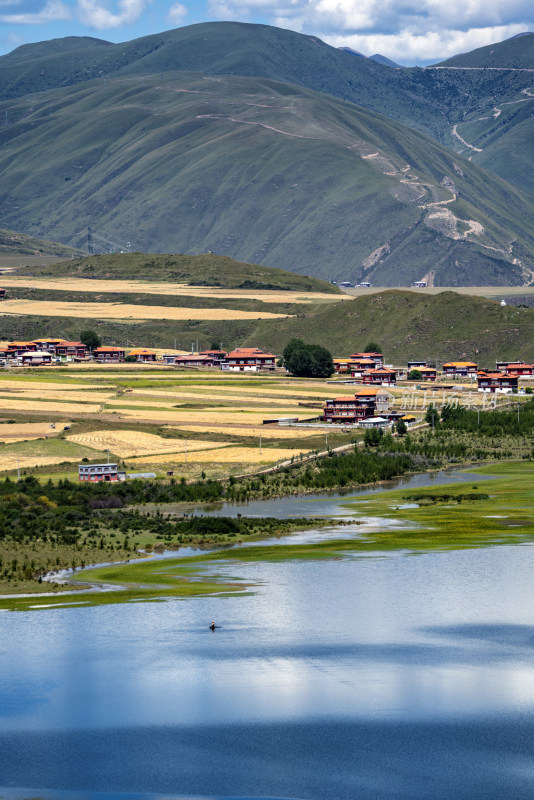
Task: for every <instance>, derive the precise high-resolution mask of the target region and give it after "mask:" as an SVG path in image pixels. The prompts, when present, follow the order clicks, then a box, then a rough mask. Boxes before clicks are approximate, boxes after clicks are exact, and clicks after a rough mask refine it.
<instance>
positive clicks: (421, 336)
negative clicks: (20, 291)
mask: <svg viewBox="0 0 534 800" xmlns="http://www.w3.org/2000/svg"><path fill="white" fill-rule="evenodd" d="M95 291H97V289H96V290H95ZM57 294H59V293H57ZM53 296H54V293H52V294H51V295H50V297H53ZM62 299H63V298H62ZM73 299H74V298H73ZM78 299H83V300H85V301H87V300H89V299H90V298H89V297H87V296H84V297H83V298H78ZM99 299H100V300H102V297H100V298H99ZM114 299H115V300H116V301H118V300H120V299H121V298H120V296H119V295H118V296H117V298H114ZM125 299H126V300H127V301H128V302H132V298H131V296H130V297H127V298H125ZM155 299H156V298H154V296H153V295H152V296H150V297H149V298H148V300H149V301H150V302H154V301H155ZM148 300H147V302H148ZM140 301H141V298H140V297H139V298H137V300H136V302H140ZM204 304H205V305H207V303H204ZM196 305H198V304H196ZM225 305H228V303H225ZM269 308H270V310H275V307H274V306H272V305H270V306H269ZM295 312H296V314H297V315H296V316H294V317H290V318H287V319H281V320H275V321H271V320H263V321H258V320H234V321H231V320H209V321H197V320H189V321H181V322H175V321H167V320H165V321H161V322H158V321H150V322H135V321H131V320H130V321H128V322H119V321H105V320H95V319H92V318H87V319H84V318H79V319H76V318H64V317H46V318H45V317H38V316H31V315H21V316H20V317H14V316H10V317H5V316H0V339H21V340H28V339H34V338H36V337H40V336H52V335H53V336H61V337H62V338H65V339H78V338H79V336H80V333H81V331H83V330H87V329H88V328H89V329H94V330H96V331H98V333H99V335H100V336H101V337H102V339H103V341H104V342H105V343H106V344H111V345H122V346H124V345H130V346H145V347H162V348H165V347H169V348H172V347H174V343H175V341H176V344H177V346H178V347H181V348H183V349H188V348H190V347H191V343H192V342H194V343H195V347H196V343H197V342H198V345H199V347H200V348H201V349H202V348H205V347H210V346H212V344H213V343H215V342H216V343H222V344H223V346H224V347H225V348H228V349H230V348H233V347H236V346H243V345H250V346H259V347H263V348H265V349H267V350H271V351H272V352H274V353H278V354H279V353H281V352H282V351H283V349H284V346H285V345H286V343H287V342H288V341H289V339H291V338H293V337H300V338H302V339H303V340H305V341H307V342H311V343H315V344H321V345H324V346H325V347H327V348H328V349H329V350H330V351H331V352H332V353H333V354H334V355H335V356H344V355H349V354H350V353H352V352H354V351H357V350H361V349H362V348H364V347H365V346H366V345H367V343H368V342H369V341H370V340H375V341H377V342H378V343H379V344H380V345H381V346H382V348H383V350H384V353H385V356H386V361H387V362H388V363H393V364H405V363H406V362H407V360H408V359H412V358H425V359H427V360H429V361H438V362H443V361H446V360H449V359H462V360H463V359H465V360H474V361H476V362H477V363H478V364H479V366H481V367H483V368H494V366H495V360H496V359H499V358H510V359H524V360H525V361H529V362H531V361H534V309H532V308H517V307H515V306H506V307H501V306H500V304H499V303H498V302H495V301H492V300H487V299H485V298H480V297H469V296H466V295H459V294H456V293H455V292H444V293H442V294H439V295H432V296H429V295H421V294H416V293H414V292H409V291H400V290H389V291H386V292H381V293H379V294H375V295H367V296H362V297H359V298H356V299H354V300H351V301H345V302H343V303H332V304H327V305H309V306H302V305H301V306H298V307H292V308H287V309H286V310H285V313H295Z"/></svg>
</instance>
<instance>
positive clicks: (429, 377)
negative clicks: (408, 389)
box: [417, 367, 438, 381]
mask: <svg viewBox="0 0 534 800" xmlns="http://www.w3.org/2000/svg"><path fill="white" fill-rule="evenodd" d="M417 370H418V372H420V373H421V380H422V381H435V380H437V377H438V371H437V369H434V367H417Z"/></svg>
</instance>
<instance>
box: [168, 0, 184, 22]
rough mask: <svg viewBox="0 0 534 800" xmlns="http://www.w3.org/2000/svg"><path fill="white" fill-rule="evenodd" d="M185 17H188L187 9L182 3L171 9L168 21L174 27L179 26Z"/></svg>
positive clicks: (175, 4)
mask: <svg viewBox="0 0 534 800" xmlns="http://www.w3.org/2000/svg"><path fill="white" fill-rule="evenodd" d="M185 16H187V8H186V7H185V6H183V5H182V4H181V3H174V5H172V6H171V7H170V8H169V13H168V14H167V19H168V20H169V22H170V23H172V24H173V25H179V24H180V23H181V22H182V20H183V18H184V17H185Z"/></svg>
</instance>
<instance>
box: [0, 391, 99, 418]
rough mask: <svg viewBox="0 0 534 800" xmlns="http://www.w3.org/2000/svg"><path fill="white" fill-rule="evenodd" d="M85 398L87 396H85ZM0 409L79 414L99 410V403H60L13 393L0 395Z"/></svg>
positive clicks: (13, 411)
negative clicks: (12, 394) (7, 395)
mask: <svg viewBox="0 0 534 800" xmlns="http://www.w3.org/2000/svg"><path fill="white" fill-rule="evenodd" d="M86 398H87V396H86ZM0 409H1V410H3V411H11V412H12V413H15V412H19V411H21V412H26V411H43V412H46V413H47V414H48V413H50V412H51V411H55V412H60V413H61V414H80V413H82V412H84V413H86V414H91V413H94V412H96V411H99V410H100V405H99V404H94V403H83V405H82V404H81V403H68V402H67V403H60V402H58V401H57V400H49V401H46V400H45V399H44V398H43V399H38V398H28V399H26V398H24V397H22V396H21V395H14V396H13V397H0Z"/></svg>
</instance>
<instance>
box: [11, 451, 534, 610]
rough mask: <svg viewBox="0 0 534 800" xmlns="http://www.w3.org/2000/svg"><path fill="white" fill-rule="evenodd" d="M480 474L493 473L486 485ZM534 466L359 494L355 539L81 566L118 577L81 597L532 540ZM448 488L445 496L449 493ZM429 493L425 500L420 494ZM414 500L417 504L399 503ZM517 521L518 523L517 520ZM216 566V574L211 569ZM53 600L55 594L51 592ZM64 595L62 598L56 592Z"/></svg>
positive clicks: (93, 576) (104, 577) (237, 584)
mask: <svg viewBox="0 0 534 800" xmlns="http://www.w3.org/2000/svg"><path fill="white" fill-rule="evenodd" d="M480 474H484V475H489V476H492V478H493V479H492V480H491V481H484V484H483V486H482V487H481V486H480V485H479V483H477V477H478V480H479V481H480V477H479V476H480ZM533 479H534V465H533V464H531V463H527V464H525V463H517V462H516V463H507V464H498V465H491V466H487V467H483V468H479V469H477V470H476V471H472V481H469V482H467V483H461V484H449V485H441V486H440V487H439V490H436V487H428V489H421V488H418V489H413V490H408V489H406V488H401V489H396V490H393V491H388V492H383V493H381V494H379V495H374V494H373V495H368V496H365V495H363V496H360V498H359V499H358V501H357V502H352V503H347V508H348V509H350V510H352V511H353V512H354V514H355V516H356V517H357V516H359V515H364V516H370V515H371V516H376V517H377V518H378V519H377V527H376V530H375V531H374V532H372V533H367V534H365V535H360V534H357V536H356V538H354V539H351V540H328V541H323V542H317V543H313V544H289V545H279V544H273V545H271V546H269V547H265V546H256V547H254V546H252V547H246V548H239V547H236V548H232V549H221V550H217V551H215V552H210V553H206V554H201V555H197V556H193V557H191V558H187V559H170V560H166V561H164V562H163V561H161V560H159V561H148V562H137V563H132V564H128V565H126V566H119V565H114V566H111V567H102V568H97V569H94V570H91V572H87V571H85V572H81V573H79V574H78V576H77V578H76V579H77V580H78V581H84V580H90V581H91V583H93V582H94V583H101V584H106V583H110V584H113V583H115V584H117V586H120V587H122V588H121V589H120V590H118V591H116V592H100V593H95V594H92V595H86V596H84V597H85V598H86V599H87V603H88V604H91V605H96V604H98V605H100V604H103V603H107V602H110V603H117V602H127V601H129V600H136V599H146V600H166V599H172V598H186V597H193V596H201V595H209V594H221V593H224V594H235V593H238V594H242V593H244V592H250V591H252V589H253V587H252V586H251V584H250V582H247V581H246V578H240V579H238V580H237V579H236V578H235V577H233V576H232V571H233V569H232V568H233V566H236V565H237V564H246V563H257V562H261V561H266V562H278V561H290V560H294V559H299V560H300V559H310V560H311V559H324V558H340V557H341V558H355V557H356V558H357V557H361V556H369V555H376V554H378V555H379V554H380V553H381V552H398V553H399V554H418V553H426V552H439V551H449V550H461V549H468V548H469V549H473V548H481V547H496V546H502V545H521V544H525V543H529V542H532V541H534V497H533V495H532V481H533ZM446 495H447V498H446V500H445V499H444V498H445V496H446ZM425 497H426V498H428V503H424V502H423V503H421V500H423V501H424V499H425ZM436 497H440V498H441V500H439V499H438V501H436ZM413 503H417V504H418V507H416V508H400V507H399V506H403V505H406V504H413ZM381 517H382V518H391V517H395V518H396V519H400V520H404V521H405V522H406V523H407V527H405V528H403V529H401V530H390V529H389V528H388V529H381V528H380V518H381ZM514 526H517V527H514ZM215 569H217V573H216V574H215V573H214V570H215ZM49 599H50V598H46V599H45V598H42V600H41V601H39V600H37V599H36V598H31V599H25V598H17V599H13V600H8V601H1V603H0V607H1V608H4V609H11V610H23V609H27V608H30V607H31V606H38V605H39V603H40V602H42V603H45V602H48V601H49ZM52 599H53V598H52ZM57 602H58V603H61V602H64V598H57Z"/></svg>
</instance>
